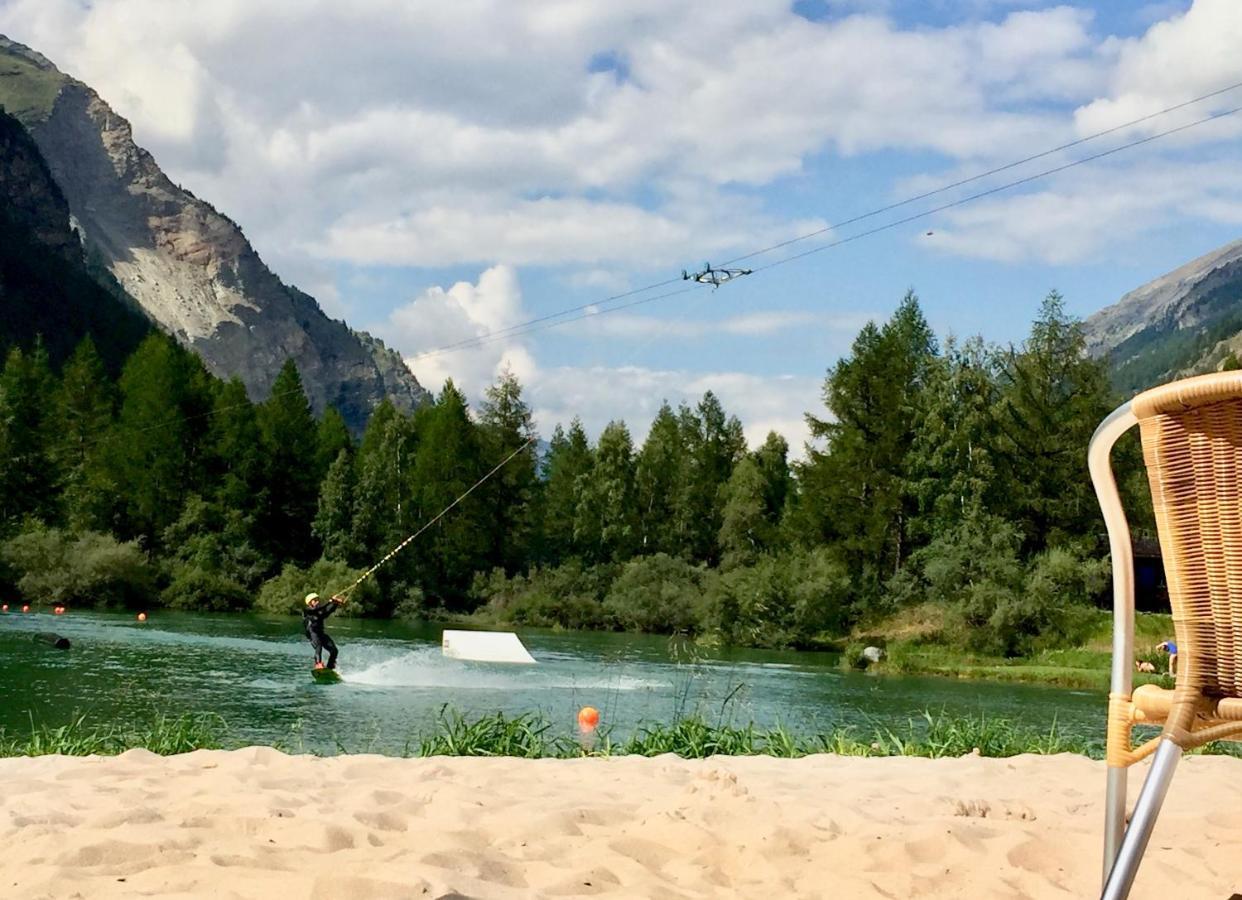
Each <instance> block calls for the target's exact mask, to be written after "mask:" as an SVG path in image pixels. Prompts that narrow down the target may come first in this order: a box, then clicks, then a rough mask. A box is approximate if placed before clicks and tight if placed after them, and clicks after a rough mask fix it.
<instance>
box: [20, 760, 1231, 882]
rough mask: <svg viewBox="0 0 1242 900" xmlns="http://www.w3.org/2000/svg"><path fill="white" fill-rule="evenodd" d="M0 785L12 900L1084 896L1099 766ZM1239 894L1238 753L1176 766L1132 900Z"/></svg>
mask: <svg viewBox="0 0 1242 900" xmlns="http://www.w3.org/2000/svg"><path fill="white" fill-rule="evenodd" d="M0 784H3V788H2V789H0V842H2V844H3V847H4V853H3V856H0V896H3V897H14V898H17V897H21V898H27V900H38V898H79V897H80V898H109V897H196V898H197V897H212V898H231V897H245V898H280V900H296V898H315V900H350V898H405V897H445V896H450V897H457V896H464V897H479V898H493V897H495V898H510V897H554V896H555V897H568V896H612V897H732V896H737V897H761V898H776V897H830V896H832V897H946V898H948V897H955V898H956V897H989V898H994V897H1086V896H1092V895H1093V894H1094V892H1095V891H1097V890H1098V878H1099V852H1100V829H1101V821H1102V801H1103V786H1104V767H1103V764H1102V763H1098V762H1092V761H1089V760H1087V759H1084V758H1081V757H1077V756H1070V755H1061V756H1055V757H1039V756H1022V757H1016V758H1013V759H981V758H977V757H968V758H964V759H946V760H925V759H906V758H900V759H858V758H847V757H835V756H816V757H808V758H805V759H799V760H780V759H772V758H764V757H748V758H736V757H730V758H726V757H717V758H714V759H709V760H702V761H687V760H680V759H677V758H674V757H659V758H655V759H641V758H614V759H588V760H573V761H559V760H534V761H530V760H515V759H449V758H435V759H410V760H402V759H390V758H385V757H378V756H346V757H336V758H327V759H318V758H314V757H308V756H287V755H285V754H283V753H280V752H277V751H275V750H271V749H268V748H250V749H246V750H237V751H231V752H221V751H198V752H195V753H190V754H186V755H184V756H177V757H169V758H162V757H158V756H155V755H152V754H150V753H148V752H146V751H142V750H135V751H130V752H128V753H125V754H123V755H122V756H119V757H114V758H99V757H89V758H69V757H43V758H35V759H4V760H0ZM1201 829H1205V830H1206V831H1207V832H1208V835H1207V836H1206V837H1204V836H1200V835H1199V834H1197V832H1199V831H1200V830H1201ZM1183 834H1189V837H1188V838H1183V837H1182V835H1183ZM1233 891H1242V761H1238V760H1233V759H1227V758H1221V757H1198V758H1191V759H1188V760H1186V761H1185V762H1184V763H1183V765H1182V767H1181V769H1180V771H1179V772H1178V775H1177V778H1176V780H1175V781H1174V785H1173V791H1172V793H1171V795H1170V797H1169V800H1168V802H1167V804H1166V807H1165V813H1164V815H1163V817H1162V818H1161V820H1160V823H1159V825H1158V826H1157V829H1156V833H1155V835H1154V837H1153V838H1152V843H1151V847H1150V849H1149V851H1148V855H1147V859H1146V861H1145V863H1144V866H1143V869H1142V871H1141V872H1140V874H1139V881H1138V884H1137V885H1136V888H1135V892H1134V896H1135V897H1151V898H1156V897H1162V898H1168V897H1177V898H1179V900H1180V898H1192V897H1211V898H1218V900H1224V898H1227V897H1229V895H1230V894H1231V893H1232V892H1233Z"/></svg>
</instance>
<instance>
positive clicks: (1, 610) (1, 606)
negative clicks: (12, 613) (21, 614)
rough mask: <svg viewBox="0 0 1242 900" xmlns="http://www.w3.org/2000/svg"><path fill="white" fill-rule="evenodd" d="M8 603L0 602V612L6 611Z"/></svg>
mask: <svg viewBox="0 0 1242 900" xmlns="http://www.w3.org/2000/svg"><path fill="white" fill-rule="evenodd" d="M8 611H9V605H8V604H7V603H3V604H0V612H8Z"/></svg>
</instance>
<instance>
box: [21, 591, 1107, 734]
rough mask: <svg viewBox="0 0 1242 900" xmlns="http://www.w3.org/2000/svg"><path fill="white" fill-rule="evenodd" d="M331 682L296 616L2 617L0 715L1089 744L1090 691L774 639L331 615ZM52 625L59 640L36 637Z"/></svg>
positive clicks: (361, 729) (250, 726) (366, 728)
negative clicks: (769, 729)
mask: <svg viewBox="0 0 1242 900" xmlns="http://www.w3.org/2000/svg"><path fill="white" fill-rule="evenodd" d="M330 624H331V626H332V627H331V628H330V629H329V631H330V633H331V634H332V635H333V636H334V638H335V639H336V641H337V643H338V645H340V647H341V657H340V660H339V663H338V664H339V668H340V670H341V672H342V674H343V676H344V678H345V680H344V681H343V682H342V683H340V684H336V685H317V684H315V683H314V682H313V681H312V680H311V677H310V672H309V669H310V664H311V661H312V657H311V650H310V645H309V644H308V643H307V642H306V640H305V639H304V638H303V637H302V634H301V627H300V626H301V623H300V620H299V619H294V618H279V617H277V618H272V617H262V616H255V615H195V614H188V613H172V612H165V611H159V610H157V611H155V612H153V613H152V614H151V618H150V619H149V620H148V621H147V622H145V623H139V622H138V621H136V619H135V618H134V617H133V615H132V614H119V613H95V612H72V613H71V614H69V615H65V616H55V617H54V616H52V615H50V614H46V613H41V614H36V613H29V614H22V613H17V612H13V611H11V608H10V612H9V613H7V614H4V615H0V727H3V728H6V729H8V730H10V731H11V732H19V731H22V730H25V729H28V728H29V722H30V717H31V716H32V715H33V716H34V718H35V720H36V721H39V722H44V723H47V724H49V725H60V724H64V723H65V722H67V721H69V719H70V718H71V717H73V716H74V715H75V714H79V713H81V714H86V715H87V716H88V718H89V719H90V720H93V721H96V722H121V723H135V724H136V723H142V722H147V721H150V720H151V719H152V718H153V716H154V714H155V713H157V712H159V713H165V714H170V715H176V714H180V713H216V714H219V715H220V716H222V717H223V718H224V719H225V721H226V722H227V723H228V726H229V736H230V738H231V739H233V740H242V741H245V742H255V743H273V742H277V741H281V742H284V743H285V744H287V745H291V746H293V747H295V748H297V747H302V748H305V749H307V750H314V751H317V752H336V751H338V750H340V749H342V748H343V749H345V750H347V751H350V752H376V753H401V752H402V751H403V749H404V748H405V747H406V746H407V744H409V743H410V742H414V743H416V741H417V737H418V735H419V734H420V733H424V732H426V731H428V730H430V729H431V728H432V727H433V726H434V724H435V721H436V717H437V715H438V713H439V711H440V710H441V708H442V707H443V706H444V705H445V704H449V705H450V706H452V707H453V708H455V709H457V710H459V711H461V712H462V713H464V714H465V715H466V716H467V717H471V716H475V715H480V714H485V713H493V712H496V711H503V712H505V713H508V714H517V713H523V712H539V713H542V714H543V715H545V716H546V717H547V718H548V719H549V720H550V721H551V722H552V723H553V728H554V729H555V730H557V731H559V732H563V733H565V734H570V733H572V731H573V726H574V722H575V719H576V715H577V711H578V709H579V708H581V707H582V706H584V705H591V706H595V707H597V708H599V709H600V711H601V713H602V723H601V724H604V725H609V726H611V727H612V728H613V729H614V734H615V735H617V736H619V737H623V736H625V735H626V734H628V733H630V732H631V731H632V730H633V729H635V728H636V727H639V726H640V725H642V724H643V723H668V722H671V721H672V720H673V719H674V718H676V717H677V716H678V715H685V714H698V715H701V716H702V717H704V718H705V719H707V720H708V721H711V722H718V721H719V722H728V723H731V724H737V725H744V724H746V723H747V722H751V721H753V722H755V723H756V724H757V725H773V724H776V723H780V724H782V725H784V726H786V727H787V728H789V729H791V730H793V731H795V732H799V733H813V732H817V731H827V730H830V729H832V728H834V727H837V726H852V727H854V728H856V729H858V730H859V732H860V735H866V734H870V733H871V731H872V730H873V729H874V727H875V726H876V725H881V726H894V725H896V726H904V724H905V723H906V722H907V720H909V719H910V718H912V717H919V716H920V715H921V714H922V712H923V711H924V710H931V711H933V712H938V711H940V710H944V711H946V712H949V713H952V714H977V713H980V712H985V713H987V714H989V715H994V716H1004V717H1008V718H1011V719H1021V721H1022V722H1023V723H1025V724H1027V725H1029V726H1031V727H1033V728H1037V729H1039V730H1041V731H1047V729H1048V728H1049V727H1051V726H1052V724H1053V722H1054V721H1055V722H1056V724H1057V727H1058V730H1060V731H1063V732H1065V733H1067V734H1073V735H1078V736H1083V737H1088V738H1093V739H1102V737H1103V730H1104V711H1105V703H1106V701H1105V697H1104V695H1103V694H1102V693H1095V692H1089V691H1071V690H1066V689H1064V688H1048V687H1039V686H1028V685H1009V684H999V683H989V682H979V681H957V680H954V679H948V678H932V677H912V676H877V675H867V674H865V673H855V672H846V671H843V670H841V669H840V668H838V667H837V664H836V662H837V661H836V657H835V656H832V655H830V654H821V653H797V652H786V651H758V650H738V651H717V652H709V651H705V650H703V649H702V648H697V647H695V646H694V645H693V644H690V643H687V642H686V641H684V640H680V639H670V638H664V637H655V636H649V635H620V634H598V633H568V632H566V633H557V632H548V631H540V630H519V634H520V636H521V638H522V640H523V642H524V643H525V644H526V646H527V648H528V649H529V650H530V652H531V653H532V654H533V655H534V657H535V658H536V659H537V660H538V662H539V664H538V665H537V666H505V665H496V664H481V663H470V662H461V661H457V660H451V659H446V658H444V657H443V656H442V655H441V652H440V627H439V626H434V625H418V624H410V623H404V622H389V621H370V620H357V619H345V618H334V619H331V620H330ZM44 631H54V632H56V633H57V634H61V635H63V636H65V637H67V638H69V639H70V640H71V641H72V643H73V647H72V649H70V650H67V651H63V650H56V649H54V648H52V647H50V646H48V645H46V644H43V643H40V642H38V641H36V640H35V635H36V634H37V633H38V632H44Z"/></svg>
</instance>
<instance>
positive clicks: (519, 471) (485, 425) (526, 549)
mask: <svg viewBox="0 0 1242 900" xmlns="http://www.w3.org/2000/svg"><path fill="white" fill-rule="evenodd" d="M479 431H480V435H481V438H482V445H483V458H484V463H485V465H486V467H487V470H488V471H491V470H492V469H493V468H495V467H496V466H498V465H500V464H501V463H502V462H504V461H505V460H506V459H509V457H510V456H512V455H513V454H514V453H517V454H518V455H517V456H516V457H513V458H512V459H509V462H508V463H506V464H505V465H504V467H503V468H502V469H500V470H499V471H498V472H496V474H495V475H494V476H492V478H491V479H490V480H489V481H488V482H487V483H486V484H484V485H482V486H481V487H480V489H479V490H480V491H481V492H482V497H481V502H482V505H483V507H484V508H485V509H486V510H487V511H488V513H489V516H488V524H489V526H490V527H489V531H490V543H491V547H490V550H489V557H490V562H491V564H492V565H494V566H500V567H502V568H503V569H505V570H506V571H508V572H516V571H518V570H519V569H521V568H523V567H524V566H525V565H526V563H527V561H528V560H529V558H530V554H531V551H532V549H533V547H534V542H535V536H536V531H537V528H536V522H535V513H536V503H535V498H536V490H537V488H538V484H537V481H536V471H535V470H536V464H535V444H534V442H533V441H532V438H534V436H535V429H534V425H533V424H532V423H531V415H530V407H529V406H528V405H527V404H526V401H525V400H523V399H522V386H521V385H520V384H519V383H518V380H517V377H516V376H515V375H514V374H513V373H512V372H510V371H508V370H507V369H506V370H505V371H504V372H503V373H501V375H500V377H499V378H498V379H497V381H496V383H495V384H493V385H492V386H491V387H489V388H488V389H487V395H486V399H485V400H484V401H483V404H482V406H481V407H480V409H479ZM523 445H525V448H524V449H521V448H523ZM519 449H520V450H521V452H518V451H519Z"/></svg>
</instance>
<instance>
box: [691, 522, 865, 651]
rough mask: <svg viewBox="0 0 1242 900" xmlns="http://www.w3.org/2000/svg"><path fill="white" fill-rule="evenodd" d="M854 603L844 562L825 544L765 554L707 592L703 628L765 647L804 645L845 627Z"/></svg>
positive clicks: (745, 642) (728, 575)
mask: <svg viewBox="0 0 1242 900" xmlns="http://www.w3.org/2000/svg"><path fill="white" fill-rule="evenodd" d="M852 603H853V594H852V584H851V581H850V577H849V573H848V571H847V569H846V567H845V565H844V564H843V563H842V562H841V561H840V560H839V559H837V558H836V556H835V555H834V554H833V553H832V551H830V550H828V549H825V548H822V547H821V548H816V549H814V550H804V551H795V552H790V553H783V554H780V555H777V556H764V557H761V558H760V559H759V561H758V562H757V563H756V564H755V565H753V566H748V567H746V568H741V569H734V570H733V571H731V572H728V573H726V574H724V575H722V576H720V578H719V579H718V580H716V581H715V582H714V583H713V584H712V585H711V588H710V590H709V596H708V601H707V609H706V616H705V618H706V621H707V626H708V627H710V628H712V629H713V630H716V631H719V632H720V633H721V634H722V635H723V636H724V637H725V639H726V640H728V641H730V642H732V643H737V644H747V645H757V646H765V647H782V646H808V645H812V644H814V643H815V642H816V640H817V639H818V638H819V637H820V636H821V635H823V634H825V633H834V634H840V633H841V632H843V631H844V630H845V629H846V626H847V625H848V622H849V619H850V617H851V611H852Z"/></svg>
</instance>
